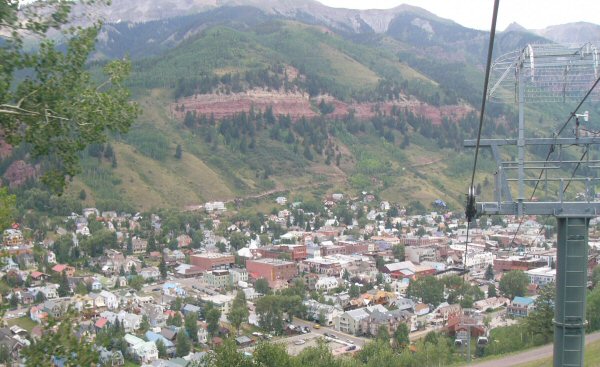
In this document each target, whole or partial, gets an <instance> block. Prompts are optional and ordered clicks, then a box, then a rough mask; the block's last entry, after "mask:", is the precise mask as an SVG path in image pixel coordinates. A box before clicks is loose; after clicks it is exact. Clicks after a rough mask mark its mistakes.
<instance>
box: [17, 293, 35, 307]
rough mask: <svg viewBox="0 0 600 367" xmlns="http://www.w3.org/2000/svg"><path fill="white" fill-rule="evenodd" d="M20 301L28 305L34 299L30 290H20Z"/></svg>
mask: <svg viewBox="0 0 600 367" xmlns="http://www.w3.org/2000/svg"><path fill="white" fill-rule="evenodd" d="M20 295H21V303H22V304H24V305H30V304H32V303H33V302H34V301H35V296H34V295H33V293H31V292H27V291H21V292H20Z"/></svg>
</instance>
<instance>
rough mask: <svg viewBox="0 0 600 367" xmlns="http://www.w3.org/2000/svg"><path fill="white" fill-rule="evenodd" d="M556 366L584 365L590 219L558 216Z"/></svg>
mask: <svg viewBox="0 0 600 367" xmlns="http://www.w3.org/2000/svg"><path fill="white" fill-rule="evenodd" d="M556 219H557V225H558V232H557V256H556V257H557V263H556V302H555V305H554V320H553V323H554V367H581V366H583V350H584V345H585V325H586V320H585V301H586V291H587V258H588V225H589V220H590V218H589V217H583V216H572V217H571V216H557V218H556Z"/></svg>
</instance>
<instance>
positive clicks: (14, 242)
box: [2, 228, 23, 246]
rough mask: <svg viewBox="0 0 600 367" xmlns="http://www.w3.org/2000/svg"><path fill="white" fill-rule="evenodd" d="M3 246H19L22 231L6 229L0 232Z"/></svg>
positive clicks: (21, 241) (21, 242)
mask: <svg viewBox="0 0 600 367" xmlns="http://www.w3.org/2000/svg"><path fill="white" fill-rule="evenodd" d="M2 243H3V244H4V246H20V245H22V244H23V233H22V232H21V231H20V230H18V229H13V228H10V229H7V230H5V231H4V233H3V234H2Z"/></svg>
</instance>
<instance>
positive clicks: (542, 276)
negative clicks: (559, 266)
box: [525, 266, 556, 287]
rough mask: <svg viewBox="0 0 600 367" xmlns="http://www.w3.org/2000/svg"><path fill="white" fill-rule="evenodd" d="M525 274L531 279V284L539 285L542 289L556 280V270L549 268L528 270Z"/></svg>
mask: <svg viewBox="0 0 600 367" xmlns="http://www.w3.org/2000/svg"><path fill="white" fill-rule="evenodd" d="M525 274H527V276H528V277H529V281H530V282H531V284H537V285H539V286H540V287H542V286H545V285H546V284H550V283H552V282H554V281H555V280H556V269H552V268H550V267H549V266H543V267H541V268H535V269H531V270H527V271H526V272H525Z"/></svg>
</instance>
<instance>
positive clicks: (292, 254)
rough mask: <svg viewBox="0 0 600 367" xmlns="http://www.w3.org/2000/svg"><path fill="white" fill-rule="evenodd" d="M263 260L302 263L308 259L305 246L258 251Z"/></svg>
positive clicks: (274, 247)
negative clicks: (284, 260) (286, 260)
mask: <svg viewBox="0 0 600 367" xmlns="http://www.w3.org/2000/svg"><path fill="white" fill-rule="evenodd" d="M258 253H259V254H260V255H261V256H262V257H263V258H269V259H289V260H292V261H302V260H305V259H306V257H307V254H306V246H305V245H279V246H265V247H261V248H259V249H258Z"/></svg>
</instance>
